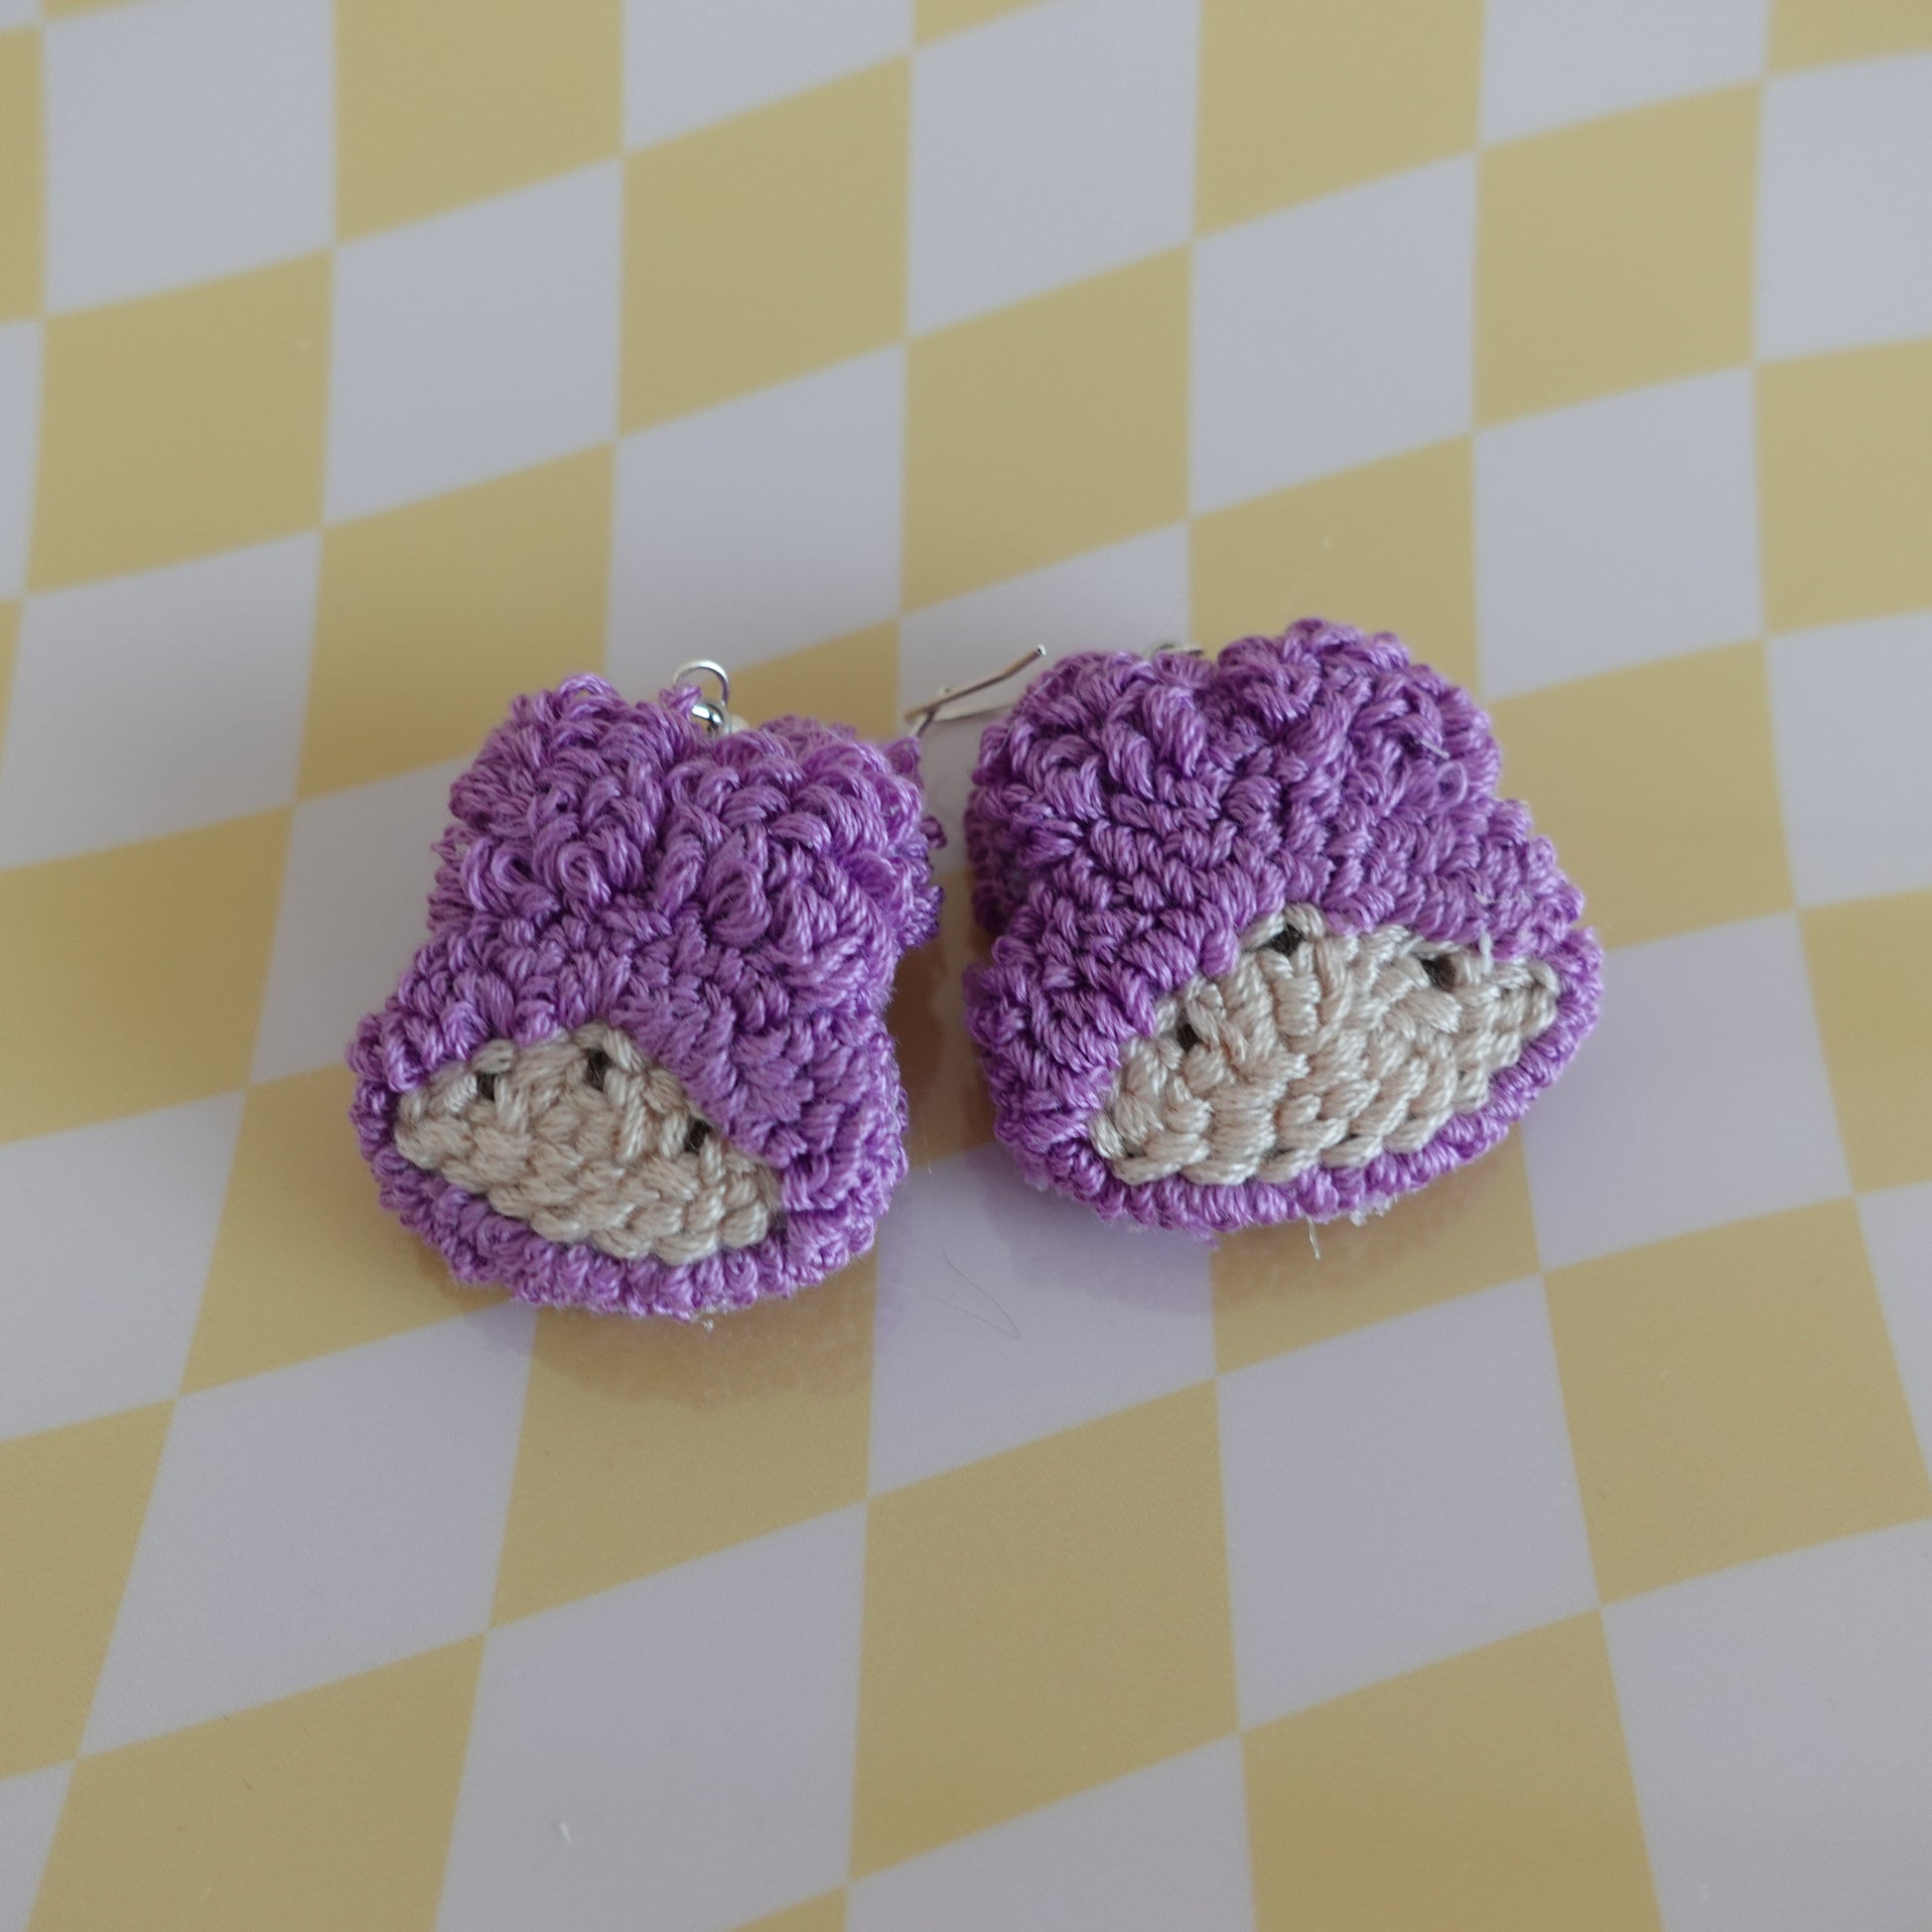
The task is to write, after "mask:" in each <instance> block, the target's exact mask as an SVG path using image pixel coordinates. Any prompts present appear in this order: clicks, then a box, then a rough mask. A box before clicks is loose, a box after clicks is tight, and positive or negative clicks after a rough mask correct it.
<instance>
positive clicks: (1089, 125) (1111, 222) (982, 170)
mask: <svg viewBox="0 0 1932 1932" xmlns="http://www.w3.org/2000/svg"><path fill="white" fill-rule="evenodd" d="M1196 13H1197V9H1196V0H1139V3H1138V4H1137V5H1135V6H1132V7H1122V6H1119V5H1117V4H1115V0H1049V4H1047V5H1045V6H1035V7H1028V8H1024V9H1022V10H1021V11H1019V12H1018V13H1014V14H1011V15H1008V16H1006V17H1004V18H1002V19H999V20H995V21H993V22H991V23H989V24H987V25H986V26H983V27H981V28H979V29H978V30H977V31H974V32H971V33H964V34H956V35H952V36H950V37H949V38H947V39H945V40H941V41H939V42H937V43H936V44H934V45H933V46H930V47H926V48H923V49H921V50H920V52H919V55H918V58H917V60H916V61H915V62H914V64H913V69H912V173H911V198H912V224H911V255H910V260H909V264H908V270H907V281H908V293H907V299H906V306H907V311H908V314H909V318H910V325H911V328H912V330H913V333H914V334H919V333H922V332H924V331H926V330H928V329H939V328H943V327H944V326H945V325H946V324H948V323H954V322H962V321H964V320H965V319H966V318H967V317H968V316H975V315H980V314H983V313H984V312H985V311H987V310H989V309H997V308H1002V307H1004V306H1005V305H1006V304H1008V303H1011V302H1018V301H1020V300H1022V299H1024V298H1025V297H1027V296H1032V295H1038V294H1040V293H1042V292H1043V291H1045V290H1047V289H1051V288H1057V287H1059V286H1061V285H1062V284H1064V283H1067V282H1075V281H1079V280H1081V279H1083V278H1084V277H1086V276H1089V275H1097V274H1099V273H1101V272H1102V271H1103V270H1105V269H1109V268H1116V267H1119V266H1120V265H1121V264H1122V263H1125V262H1130V261H1134V260H1136V259H1138V258H1139V257H1141V256H1143V255H1151V254H1153V253H1154V252H1155V251H1156V250H1158V249H1162V248H1171V247H1174V246H1177V245H1178V244H1179V243H1181V242H1184V241H1185V240H1186V239H1187V237H1188V235H1189V233H1190V232H1191V230H1192V226H1193V212H1194V165H1193V164H1194V95H1195V78H1194V75H1195V57H1196V49H1197V41H1198V35H1197V26H1198V22H1197V18H1196Z"/></svg>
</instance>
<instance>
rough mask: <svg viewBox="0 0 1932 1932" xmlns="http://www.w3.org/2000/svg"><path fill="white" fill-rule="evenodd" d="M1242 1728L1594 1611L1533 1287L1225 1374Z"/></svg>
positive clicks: (1506, 1290)
mask: <svg viewBox="0 0 1932 1932" xmlns="http://www.w3.org/2000/svg"><path fill="white" fill-rule="evenodd" d="M1220 1396H1221V1400H1220V1410H1221V1469H1222V1478H1221V1479H1222V1491H1223V1496H1224V1499H1225V1501H1224V1507H1225V1510H1226V1515H1227V1538H1228V1587H1229V1590H1230V1594H1231V1598H1232V1607H1233V1612H1234V1655H1235V1676H1236V1681H1237V1684H1238V1688H1239V1696H1240V1706H1241V1722H1242V1723H1243V1724H1244V1725H1255V1724H1262V1723H1265V1722H1267V1721H1268V1720H1269V1719H1271V1718H1278V1717H1281V1716H1284V1715H1285V1714H1286V1713H1288V1712H1291V1711H1300V1710H1305V1709H1307V1708H1308V1707H1310V1706H1311V1705H1315V1704H1321V1703H1324V1702H1325V1701H1326V1700H1328V1699H1329V1698H1334V1697H1340V1696H1341V1695H1343V1694H1344V1693H1346V1692H1349V1691H1354V1690H1359V1689H1361V1688H1362V1687H1364V1686H1365V1685H1369V1684H1376V1683H1380V1682H1382V1681H1384V1680H1385V1679H1388V1678H1391V1677H1396V1676H1399V1675H1401V1674H1402V1673H1403V1672H1405V1671H1410V1670H1416V1669H1419V1668H1421V1667H1422V1666H1423V1665H1425V1664H1430V1663H1435V1662H1437V1661H1439V1660H1440V1659H1442V1658H1445V1657H1451V1656H1456V1655H1458V1654H1460V1653H1461V1652H1463V1651H1465V1650H1474V1649H1476V1648H1478V1647H1479V1646H1481V1645H1483V1644H1488V1643H1494V1642H1496V1641H1498V1640H1500V1639H1501V1638H1503V1637H1507V1636H1513V1635H1515V1634H1516V1633H1517V1632H1519V1631H1523V1630H1529V1629H1534V1628H1536V1627H1537V1626H1539V1625H1541V1624H1545V1623H1553V1622H1555V1621H1556V1620H1557V1619H1558V1618H1559V1617H1564V1616H1569V1615H1572V1614H1574V1613H1576V1612H1577V1611H1579V1610H1585V1609H1588V1608H1590V1607H1591V1606H1593V1605H1594V1603H1595V1601H1596V1584H1595V1578H1594V1574H1593V1572H1592V1570H1591V1567H1590V1556H1589V1543H1588V1539H1587V1534H1586V1531H1585V1528H1584V1516H1583V1504H1582V1500H1581V1498H1580V1497H1579V1495H1578V1493H1577V1474H1576V1469H1575V1467H1574V1465H1573V1463H1572V1461H1571V1456H1570V1437H1569V1433H1568V1430H1567V1428H1566V1425H1565V1422H1564V1408H1563V1386H1562V1383H1561V1381H1560V1380H1559V1377H1558V1373H1557V1358H1556V1345H1555V1343H1554V1342H1553V1341H1552V1339H1551V1336H1550V1319H1549V1311H1548V1310H1547V1309H1546V1307H1545V1305H1544V1298H1543V1287H1542V1284H1541V1283H1540V1282H1537V1281H1526V1282H1515V1283H1510V1284H1507V1285H1505V1286H1503V1287H1501V1288H1492V1289H1485V1290H1483V1291H1482V1292H1481V1293H1480V1294H1476V1295H1467V1296H1463V1297H1461V1298H1459V1299H1458V1300H1456V1301H1452V1302H1448V1303H1445V1304H1443V1305H1442V1306H1441V1307H1438V1308H1433V1309H1424V1310H1421V1311H1418V1312H1416V1313H1413V1314H1406V1315H1401V1316H1398V1317H1396V1318H1394V1319H1392V1320H1388V1321H1381V1322H1376V1323H1374V1324H1372V1325H1371V1326H1369V1327H1366V1328H1360V1329H1357V1330H1355V1331H1354V1332H1353V1333H1350V1334H1345V1335H1338V1336H1335V1337H1333V1338H1332V1339H1330V1340H1327V1341H1321V1342H1316V1343H1314V1344H1312V1345H1311V1346H1310V1347H1306V1348H1299V1349H1294V1350H1291V1351H1290V1352H1289V1353H1287V1354H1285V1355H1278V1356H1275V1357H1274V1358H1272V1359H1271V1360H1269V1361H1265V1362H1257V1363H1255V1364H1253V1365H1252V1366H1251V1367H1248V1368H1243V1369H1238V1370H1236V1371H1235V1372H1234V1373H1232V1374H1230V1375H1226V1376H1224V1377H1222V1380H1221V1391H1220Z"/></svg>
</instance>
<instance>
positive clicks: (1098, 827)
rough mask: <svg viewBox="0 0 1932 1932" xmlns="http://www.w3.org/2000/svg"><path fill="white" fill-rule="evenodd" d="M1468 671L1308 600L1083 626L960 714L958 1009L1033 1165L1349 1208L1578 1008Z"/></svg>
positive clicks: (1439, 1165) (1423, 1151)
mask: <svg viewBox="0 0 1932 1932" xmlns="http://www.w3.org/2000/svg"><path fill="white" fill-rule="evenodd" d="M1499 769H1500V758H1499V755H1498V753H1497V750H1496V746H1495V742H1494V740H1493V738H1492V737H1491V735H1490V731H1489V725H1488V721H1487V719H1486V718H1484V716H1483V714H1482V713H1481V712H1480V711H1479V710H1478V709H1477V708H1476V706H1475V704H1474V702H1473V701H1472V700H1471V699H1470V697H1469V696H1468V694H1467V693H1466V692H1464V691H1462V690H1461V689H1459V688H1458V687H1457V686H1455V685H1453V684H1450V683H1449V681H1448V680H1446V679H1444V678H1443V677H1441V676H1439V675H1438V674H1437V673H1436V672H1435V671H1433V670H1431V669H1430V668H1429V667H1428V666H1426V665H1422V664H1417V663H1414V662H1412V661H1411V659H1410V657H1409V655H1408V652H1407V651H1406V650H1405V649H1404V647H1403V646H1402V644H1401V643H1400V642H1399V641H1398V640H1397V639H1396V638H1395V637H1393V636H1391V635H1389V634H1387V633H1383V634H1380V635H1374V636H1368V635H1364V634H1363V633H1362V632H1360V631H1357V630H1352V629H1349V628H1347V627H1346V626H1344V625H1338V624H1327V623H1322V622H1319V621H1312V620H1310V621H1304V622H1301V623H1298V624H1295V625H1293V626H1292V627H1291V628H1290V629H1289V630H1288V631H1287V632H1286V633H1285V634H1284V635H1282V636H1279V637H1248V638H1244V639H1242V640H1241V641H1240V642H1238V643H1234V644H1230V645H1229V646H1228V647H1227V648H1226V649H1225V650H1224V651H1222V652H1221V654H1220V655H1219V657H1218V658H1217V659H1212V660H1210V659H1207V658H1204V657H1202V656H1200V655H1199V654H1197V653H1189V652H1185V651H1172V650H1163V651H1160V652H1158V653H1156V654H1155V655H1154V656H1153V657H1151V658H1148V657H1141V656H1135V655H1131V654H1128V653H1124V652H1122V653H1086V654H1083V655H1080V656H1075V657H1068V658H1064V659H1062V660H1061V661H1060V662H1058V663H1056V664H1054V665H1053V666H1052V667H1051V668H1050V669H1049V670H1047V671H1046V672H1045V673H1044V674H1043V675H1041V676H1040V677H1039V678H1038V679H1037V681H1036V682H1035V683H1034V685H1033V686H1032V687H1031V688H1030V689H1029V690H1028V691H1027V692H1026V693H1025V695H1024V696H1023V697H1022V698H1021V699H1020V701H1019V703H1018V704H1017V705H1016V706H1015V707H1014V709H1013V710H1012V711H1011V712H1010V713H1009V714H1008V715H1007V716H1006V717H1005V718H1003V719H1001V720H1000V721H998V722H997V723H995V724H993V725H992V726H990V727H989V728H988V730H987V731H986V734H985V737H984V739H983V740H982V743H981V749H980V757H979V761H978V764H977V766H976V767H975V770H974V774H973V790H972V793H971V796H970V797H969V799H968V802H967V807H966V820H965V823H966V845H967V853H968V857H969V859H970V861H971V864H972V868H973V908H974V911H975V913H976V915H977V916H978V918H979V920H980V922H981V923H982V924H983V925H984V926H985V927H986V928H987V930H988V931H989V932H991V933H992V934H994V935H995V938H994V945H993V956H992V961H991V963H990V964H989V965H987V966H984V967H980V968H977V969H974V970H973V971H971V972H969V974H968V976H967V983H966V1015H967V1026H968V1028H969V1030H970V1032H971V1033H972V1035H973V1038H974V1040H975V1042H976V1043H977V1045H978V1048H979V1051H980V1057H981V1064H982V1066H983V1068H984V1071H985V1074H986V1080H987V1086H988V1089H989V1091H990V1093H991V1095H992V1099H993V1103H994V1109H995V1115H996V1131H997V1132H998V1134H999V1137H1000V1139H1001V1140H1002V1141H1003V1142H1004V1143H1005V1145H1006V1146H1007V1148H1008V1149H1009V1150H1010V1151H1011V1153H1012V1155H1013V1157H1014V1159H1015V1161H1016V1162H1017V1163H1018V1164H1019V1167H1020V1169H1021V1172H1022V1173H1024V1174H1025V1175H1026V1176H1027V1178H1028V1179H1029V1180H1031V1181H1033V1182H1034V1183H1035V1185H1037V1186H1041V1187H1051V1188H1055V1189H1057V1190H1059V1191H1060V1192H1062V1193H1066V1194H1069V1195H1072V1196H1074V1197H1075V1198H1077V1199H1080V1200H1084V1201H1086V1202H1088V1203H1089V1204H1090V1205H1091V1206H1093V1207H1094V1208H1095V1209H1097V1210H1098V1211H1099V1212H1100V1213H1102V1214H1106V1215H1127V1216H1131V1217H1132V1218H1134V1219H1135V1220H1138V1221H1141V1222H1144V1223H1146V1224H1149V1225H1151V1226H1157V1227H1168V1228H1190V1229H1194V1230H1197V1231H1200V1232H1203V1233H1213V1232H1217V1231H1221V1230H1228V1229H1234V1228H1239V1227H1244V1226H1248V1225H1252V1224H1255V1223H1264V1222H1274V1221H1283V1220H1290V1219H1295V1218H1306V1219H1309V1220H1314V1221H1320V1220H1327V1219H1330V1218H1333V1217H1334V1216H1337V1215H1352V1216H1357V1217H1359V1216H1361V1215H1363V1214H1366V1213H1373V1212H1377V1211H1379V1210H1380V1209H1382V1208H1384V1207H1386V1206H1388V1205H1389V1203H1390V1202H1392V1201H1393V1200H1394V1199H1395V1198H1396V1197H1397V1196H1399V1195H1401V1194H1404V1193H1407V1192H1410V1191H1411V1190H1413V1189H1415V1188H1417V1187H1421V1186H1423V1185H1425V1184H1426V1183H1427V1182H1429V1181H1431V1180H1433V1179H1435V1178H1437V1177H1438V1176H1439V1175H1441V1174H1443V1173H1448V1172H1449V1170H1450V1169H1451V1168H1454V1167H1456V1166H1457V1165H1459V1164H1460V1163H1462V1162H1464V1161H1468V1160H1471V1159H1473V1158H1475V1157H1476V1156H1477V1155H1480V1154H1482V1153H1483V1152H1485V1151H1486V1150H1487V1149H1488V1148H1489V1147H1491V1146H1492V1145H1494V1143H1495V1142H1496V1141H1498V1140H1499V1139H1501V1137H1502V1136H1503V1135H1504V1134H1505V1133H1506V1132H1507V1131H1508V1129H1509V1127H1510V1125H1511V1124H1512V1123H1513V1122H1514V1121H1516V1120H1517V1119H1518V1118H1520V1117H1521V1115H1522V1114H1523V1113H1524V1112H1525V1110H1526V1109H1527V1108H1528V1107H1529V1105H1530V1104H1531V1102H1532V1101H1533V1100H1534V1099H1535V1097H1536V1096H1537V1094H1538V1093H1539V1092H1540V1091H1541V1090H1542V1089H1543V1088H1545V1087H1547V1086H1548V1085H1549V1084H1550V1082H1551V1081H1552V1080H1554V1079H1555V1078H1556V1077H1557V1075H1558V1074H1559V1073H1560V1072H1561V1071H1562V1070H1563V1068H1564V1067H1565V1066H1566V1065H1567V1064H1568V1062H1569V1061H1570V1059H1571V1057H1572V1056H1573V1055H1574V1054H1575V1052H1576V1051H1577V1048H1578V1047H1579V1046H1580V1045H1581V1044H1582V1042H1583V1040H1584V1038H1585V1036H1586V1035H1587V1034H1588V1032H1589V1030H1590V1028H1591V1026H1592V1025H1593V1024H1594V1021H1595V1017H1596V1009H1597V1001H1598V996H1599V991H1600V975H1601V952H1600V949H1599V948H1598V946H1597V943H1596V940H1595V938H1594V936H1593V935H1592V934H1591V933H1589V932H1587V931H1586V930H1584V929H1582V928H1581V927H1580V926H1579V925H1578V920H1579V918H1580V916H1581V914H1582V910H1583V898H1582V896H1581V895H1580V894H1579V892H1578V891H1577V889H1576V888H1575V887H1574V886H1573V885H1572V884H1571V883H1570V882H1569V880H1568V879H1566V878H1565V877H1564V875H1563V873H1562V872H1561V871H1560V870H1559V868H1558V865H1557V860H1556V854H1555V852H1554V851H1553V850H1552V848H1551V846H1550V844H1549V841H1548V840H1546V839H1543V838H1539V837H1537V836H1536V835H1535V834H1534V832H1533V830H1532V827H1531V823H1530V817H1529V813H1528V811H1527V810H1526V809H1525V807H1524V806H1523V805H1522V804H1520V803H1518V802H1517V801H1515V800H1512V799H1505V798H1500V797H1498V796H1497V793H1496V784H1497V778H1498V775H1499Z"/></svg>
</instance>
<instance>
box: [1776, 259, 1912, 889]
mask: <svg viewBox="0 0 1932 1932" xmlns="http://www.w3.org/2000/svg"><path fill="white" fill-rule="evenodd" d="M1927 233H1928V234H1932V225H1928V228H1927ZM1768 656H1769V661H1770V669H1771V723H1772V727H1773V730H1774V732H1775V734H1776V741H1777V752H1778V782H1779V786H1780V788H1781V790H1782V792H1783V802H1784V835H1785V842H1786V844H1787V846H1788V847H1789V849H1790V853H1791V876H1792V881H1793V883H1794V885H1795V886H1796V889H1797V894H1798V903H1799V904H1800V905H1821V904H1824V903H1826V902H1827V901H1829V900H1831V899H1840V898H1861V897H1866V896H1868V895H1872V894H1877V893H1904V892H1914V891H1917V890H1918V889H1919V888H1921V887H1926V886H1932V756H1929V755H1928V753H1927V750H1926V743H1925V720H1926V719H1927V718H1928V717H1932V611H1921V612H1918V613H1917V614H1915V615H1913V616H1910V617H1902V618H1880V619H1878V620H1876V621H1872V622H1868V623H1846V624H1833V625H1831V626H1829V627H1828V628H1826V629H1822V630H1807V631H1802V632H1797V633H1794V634H1792V635H1789V636H1784V637H1774V638H1773V639H1772V640H1771V647H1770V651H1769V653H1768Z"/></svg>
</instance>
